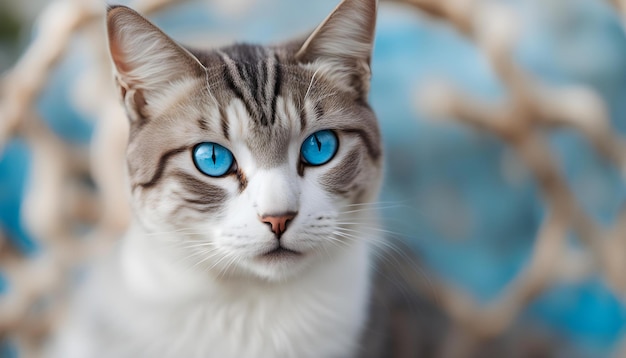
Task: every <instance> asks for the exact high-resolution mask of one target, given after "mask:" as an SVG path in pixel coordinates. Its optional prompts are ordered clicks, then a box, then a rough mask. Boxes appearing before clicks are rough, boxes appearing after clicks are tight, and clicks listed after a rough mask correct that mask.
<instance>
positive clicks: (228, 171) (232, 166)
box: [191, 142, 237, 178]
mask: <svg viewBox="0 0 626 358" xmlns="http://www.w3.org/2000/svg"><path fill="white" fill-rule="evenodd" d="M204 144H213V145H217V146H220V147H222V148H224V149H226V150H227V151H228V152H229V153H230V155H231V157H232V158H233V162H232V163H231V164H230V167H228V169H226V171H225V172H224V174H221V175H211V174H208V173H206V172H204V171H203V170H202V169H201V168H200V166H199V165H198V162H197V161H196V151H197V150H198V148H199V147H200V146H202V145H204ZM191 160H192V161H193V165H194V166H195V167H196V169H197V170H198V171H199V172H200V173H202V175H205V176H208V177H209V178H223V177H226V176H228V175H230V174H232V173H234V172H236V171H237V159H236V158H235V155H234V154H233V152H232V151H231V150H230V149H228V148H226V147H225V146H223V145H221V144H219V143H215V142H202V143H198V144H196V145H194V146H193V148H192V149H191Z"/></svg>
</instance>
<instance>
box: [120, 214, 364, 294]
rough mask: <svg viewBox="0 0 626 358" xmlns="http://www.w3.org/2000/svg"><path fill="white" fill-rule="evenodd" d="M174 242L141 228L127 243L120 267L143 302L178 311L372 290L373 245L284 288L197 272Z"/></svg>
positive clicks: (357, 247) (335, 258)
mask: <svg viewBox="0 0 626 358" xmlns="http://www.w3.org/2000/svg"><path fill="white" fill-rule="evenodd" d="M170 235H171V234H170ZM172 240H175V238H173V237H171V236H170V237H165V236H163V235H158V234H155V233H149V232H146V230H145V229H143V228H142V227H141V226H140V225H136V224H135V225H133V226H132V227H131V229H130V230H129V231H128V233H127V235H126V236H125V238H124V239H123V241H122V244H121V247H120V251H119V256H118V260H119V261H118V263H119V265H118V267H119V269H120V270H121V272H120V273H121V277H122V278H123V280H124V281H125V282H124V283H125V286H126V287H128V289H129V290H130V291H131V293H132V294H133V295H134V296H136V297H137V298H139V299H145V300H146V301H152V302H154V303H164V304H167V303H171V304H174V305H178V304H187V303H189V302H190V301H194V300H201V301H204V300H206V299H207V298H211V299H216V298H219V296H230V295H232V294H236V295H237V296H238V297H242V296H243V297H245V296H251V297H255V296H256V297H259V295H265V294H268V293H270V292H271V293H272V295H276V294H286V295H290V294H292V293H293V291H298V292H306V291H314V292H320V291H325V292H328V293H335V294H337V295H343V296H351V295H352V293H350V292H347V291H350V290H353V291H359V292H362V293H363V290H364V289H365V292H366V287H365V286H368V281H369V267H370V262H369V260H370V257H369V256H370V248H369V246H368V244H366V242H367V240H363V241H361V242H355V243H354V244H352V245H351V246H350V247H349V248H347V249H343V250H342V251H340V252H337V253H335V254H333V255H332V256H328V257H327V258H326V260H327V261H325V262H324V263H323V264H316V265H313V266H312V267H311V268H310V269H307V270H305V271H304V272H303V273H302V275H299V276H298V277H297V278H293V279H290V280H286V281H279V282H269V281H267V280H264V279H262V278H256V277H242V276H235V277H233V276H230V277H229V276H224V275H216V274H215V273H212V272H207V271H204V270H201V269H199V268H198V267H193V264H190V263H189V261H188V260H187V261H186V260H185V257H184V256H181V255H177V254H176V253H175V252H174V251H175V250H173V248H172V247H171V246H168V245H167V242H171V241H172ZM227 299H230V297H227Z"/></svg>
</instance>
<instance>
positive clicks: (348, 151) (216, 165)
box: [107, 0, 382, 280]
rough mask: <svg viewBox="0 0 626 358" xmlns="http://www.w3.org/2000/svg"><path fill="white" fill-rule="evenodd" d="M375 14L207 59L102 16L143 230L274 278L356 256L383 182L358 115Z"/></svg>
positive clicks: (132, 23) (371, 3) (366, 120)
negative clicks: (339, 256) (346, 253)
mask: <svg viewBox="0 0 626 358" xmlns="http://www.w3.org/2000/svg"><path fill="white" fill-rule="evenodd" d="M376 8H377V1H376V0H345V1H343V2H342V3H341V4H339V6H338V7H337V8H336V9H335V10H334V11H333V12H332V13H331V15H330V16H329V17H328V18H326V20H325V21H324V22H323V23H322V24H321V25H320V26H319V27H318V28H317V29H316V30H315V31H314V32H313V33H312V34H311V35H310V36H309V37H307V38H304V39H301V40H296V41H292V42H289V43H286V44H284V45H276V46H256V45H234V46H230V47H225V48H220V49H215V50H209V51H194V50H189V49H185V48H184V47H182V46H180V45H179V44H177V43H176V42H175V41H173V40H172V39H170V38H169V37H168V36H167V35H165V34H164V33H163V32H162V31H160V30H159V29H158V28H157V27H155V26H154V25H152V24H151V23H150V22H149V21H147V20H146V19H144V18H143V17H142V16H140V15H139V14H137V13H136V12H134V11H133V10H130V9H128V8H126V7H119V6H118V7H112V8H110V9H109V11H108V15H107V28H108V35H109V46H110V51H111V57H112V59H113V62H114V64H115V79H116V81H117V86H118V90H119V92H120V95H121V98H122V99H123V103H124V106H125V108H126V111H127V114H128V117H129V120H130V138H129V145H128V151H127V164H128V172H129V179H130V185H131V191H132V205H133V210H134V214H135V217H136V221H137V222H138V223H139V225H141V226H143V227H144V229H145V230H146V231H148V232H149V233H155V234H164V235H161V236H167V237H170V238H171V240H172V241H173V246H172V247H173V248H172V250H181V252H183V253H187V255H185V256H187V262H189V264H190V265H194V266H196V267H201V268H204V269H207V270H208V271H209V272H217V273H219V274H220V275H226V276H228V275H229V274H232V275H235V274H238V275H252V276H254V277H262V278H265V279H269V280H278V279H285V278H287V277H290V276H292V275H294V274H295V273H297V272H299V271H301V270H302V269H304V268H305V267H310V266H311V265H314V264H316V263H318V264H319V263H320V262H323V261H324V260H330V259H332V256H333V255H334V254H335V253H338V252H341V251H342V250H349V249H350V247H351V246H353V245H359V244H362V243H359V240H365V238H364V237H360V236H363V235H362V232H361V231H362V230H363V228H371V227H372V226H373V225H375V224H374V223H372V222H371V221H370V220H372V215H371V214H372V212H371V210H368V208H367V204H368V203H371V202H372V201H373V200H375V198H376V196H377V193H378V188H379V184H380V178H381V172H382V156H381V143H380V133H379V129H378V124H377V121H376V118H375V115H374V113H373V112H372V110H371V109H370V107H369V105H368V104H367V94H368V90H369V79H370V56H371V51H372V44H373V39H374V25H375V18H376ZM155 236H159V235H155Z"/></svg>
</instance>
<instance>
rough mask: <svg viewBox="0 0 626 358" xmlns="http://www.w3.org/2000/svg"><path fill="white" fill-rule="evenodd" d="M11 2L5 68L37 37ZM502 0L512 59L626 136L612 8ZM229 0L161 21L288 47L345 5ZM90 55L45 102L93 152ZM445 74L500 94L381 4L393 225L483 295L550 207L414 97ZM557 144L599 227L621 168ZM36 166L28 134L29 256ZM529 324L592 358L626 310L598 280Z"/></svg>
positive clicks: (0, 196) (41, 104) (465, 61)
mask: <svg viewBox="0 0 626 358" xmlns="http://www.w3.org/2000/svg"><path fill="white" fill-rule="evenodd" d="M3 1H4V2H0V4H1V5H0V10H1V12H2V15H1V16H0V24H2V25H0V30H1V31H2V34H1V35H0V53H2V56H0V66H1V69H2V70H6V69H7V68H8V66H9V65H10V64H12V62H13V61H15V59H16V56H17V55H18V54H19V53H20V51H21V50H22V49H23V48H24V46H25V45H26V44H27V43H28V36H29V35H28V34H29V33H30V25H29V23H30V21H32V16H31V17H29V16H30V15H28V14H34V13H36V9H37V3H36V2H35V3H33V4H31V5H30V6H31V7H32V9H30V10H28V11H26V10H16V9H19V8H20V6H26V5H23V3H27V2H18V1H17V0H13V1H12V2H7V1H6V0H3ZM503 1H504V0H503ZM505 2H507V3H508V4H510V5H511V6H512V7H513V8H515V9H516V11H517V14H518V15H519V19H520V21H521V22H522V24H523V27H522V28H523V30H524V31H523V32H522V34H521V38H520V41H519V42H518V46H517V47H516V51H515V58H516V60H517V61H518V62H519V63H521V64H522V65H523V66H524V67H525V68H526V69H528V70H529V71H530V72H531V73H533V74H535V75H537V76H540V77H541V78H542V79H543V80H544V81H546V82H548V83H552V84H556V85H560V84H572V83H577V84H585V85H588V86H591V87H592V88H593V89H595V90H597V91H598V92H599V93H600V94H601V96H602V97H603V98H604V100H605V101H606V103H607V104H608V106H609V109H610V113H611V118H612V121H613V125H614V126H615V128H617V129H619V130H620V131H624V130H626V37H625V36H624V31H623V28H622V25H621V23H620V19H619V17H618V16H617V14H616V12H615V10H614V9H612V8H611V6H610V5H609V4H608V2H604V1H599V0H550V1H542V0H508V1H505ZM225 3H227V2H225V1H222V2H221V5H220V4H213V3H212V2H211V1H204V2H199V1H190V2H186V3H183V4H181V5H177V6H174V7H171V8H169V9H167V10H166V11H164V12H161V13H159V14H158V15H157V16H154V17H152V19H153V20H154V21H155V22H156V23H157V24H158V25H159V26H161V27H162V28H164V29H165V31H166V32H167V33H168V34H170V35H171V36H172V37H174V38H175V39H177V40H180V41H182V42H187V43H193V44H202V43H206V44H215V43H224V42H228V41H230V40H235V39H237V40H245V41H260V42H268V41H278V40H282V39H287V38H289V37H290V36H292V35H293V34H301V33H305V32H306V31H308V30H310V29H311V28H313V27H314V26H315V25H316V24H317V23H318V22H319V21H321V19H323V18H324V17H325V16H326V14H327V13H328V12H329V11H330V10H331V9H332V8H333V7H334V6H335V5H336V3H337V0H316V1H307V0H297V1H296V0H257V1H241V0H239V1H235V2H232V3H231V4H230V5H228V6H226V5H224V4H225ZM237 4H241V6H238V5H237ZM20 11H25V12H24V13H22V12H20ZM29 11H30V12H29ZM25 14H27V15H25ZM87 50H89V48H88V47H87V46H85V45H84V44H81V43H80V41H76V42H75V43H73V45H72V47H71V51H70V53H69V54H68V56H67V57H66V58H65V59H64V60H63V61H62V62H61V63H60V64H59V66H58V67H57V68H56V70H55V71H54V73H53V76H52V77H51V81H50V82H49V84H48V85H47V86H46V88H45V90H44V92H43V94H42V96H41V97H40V98H39V100H38V102H37V109H38V111H39V113H40V114H41V115H42V116H43V117H44V118H45V120H46V122H47V123H48V124H49V125H50V127H51V128H53V130H54V131H55V132H56V133H57V134H58V135H59V136H61V137H62V138H64V139H65V140H67V141H70V142H72V143H74V144H75V145H77V146H84V147H85V148H87V147H88V143H89V140H90V135H91V133H92V129H93V120H94V119H93V118H89V116H87V115H85V114H83V113H81V112H80V111H79V110H78V109H77V108H76V106H75V105H73V102H72V98H71V96H72V86H73V85H74V83H75V82H76V81H77V80H78V79H79V78H80V77H81V71H82V69H84V68H85V67H86V65H87V63H88V62H89V61H91V60H92V57H91V56H92V55H90V53H88V52H87ZM441 78H443V79H446V80H450V81H453V82H454V83H456V84H458V85H459V86H460V87H462V88H464V89H467V90H468V91H471V92H472V93H474V94H476V95H479V96H482V97H484V98H487V99H494V100H495V99H498V98H500V97H502V96H503V86H502V84H501V83H500V82H499V81H498V79H497V77H496V76H495V75H494V73H493V72H492V71H491V69H490V66H489V63H488V61H487V59H486V58H485V57H484V55H483V54H482V53H481V52H480V51H479V50H478V49H477V48H476V47H475V46H474V45H473V44H472V43H471V42H470V41H468V40H467V39H466V38H464V37H463V36H462V35H460V34H459V33H458V32H456V31H455V30H454V29H453V28H452V27H450V26H449V25H447V24H445V23H441V22H438V21H435V20H433V19H431V18H428V17H426V16H424V15H422V14H420V13H419V12H418V11H417V10H416V9H414V8H411V7H406V6H401V5H396V4H391V3H385V2H383V4H382V6H381V10H380V14H379V22H378V28H377V39H376V47H375V53H374V58H373V83H372V91H371V102H372V105H373V107H374V109H375V111H376V112H377V114H378V116H379V119H380V123H381V126H382V131H383V135H384V141H385V149H386V150H385V153H386V160H387V167H386V182H385V185H384V190H383V194H382V197H381V202H382V203H381V206H383V207H385V209H384V210H383V215H384V217H385V221H386V229H388V230H389V231H392V232H394V233H396V234H397V235H398V236H402V237H405V238H407V240H408V242H409V243H410V245H411V247H412V248H414V249H415V251H416V252H417V253H418V254H419V255H420V256H421V257H422V259H423V262H424V266H425V267H426V268H427V269H428V270H429V271H432V272H434V273H435V274H436V275H437V276H438V277H441V278H442V279H444V280H446V281H447V282H451V283H453V284H454V285H456V286H458V287H460V288H462V289H463V290H465V291H467V292H469V293H470V294H471V295H472V296H474V297H476V298H477V299H478V300H480V301H487V300H489V299H491V298H493V297H495V296H496V295H497V294H498V293H499V292H501V290H502V289H503V288H504V287H505V286H506V284H507V283H509V282H510V281H511V280H512V279H513V278H514V277H515V275H516V274H517V273H518V272H519V271H520V269H521V268H523V267H524V265H525V264H526V263H527V261H528V258H529V254H530V251H531V249H532V245H533V243H534V238H535V235H536V233H537V230H538V227H539V224H540V223H541V221H542V217H543V214H544V205H543V201H542V198H541V195H540V193H539V192H538V189H537V187H536V185H535V183H534V181H533V179H532V177H531V176H530V175H529V173H528V172H527V171H526V169H525V168H524V167H523V165H522V164H521V163H520V161H519V160H518V159H517V158H516V157H515V155H514V153H512V151H511V150H510V149H509V148H507V146H506V145H505V143H502V142H501V141H500V140H498V139H497V138H494V137H492V136H490V135H488V134H485V133H480V132H476V131H474V130H471V129H469V128H465V127H463V126H461V125H451V124H446V125H443V124H441V123H435V122H433V121H431V120H428V118H426V117H425V114H424V113H422V112H420V110H419V108H417V105H416V93H417V92H418V91H419V90H422V89H423V88H424V86H426V85H427V84H428V81H430V80H433V79H441ZM0 120H1V119H0ZM550 142H551V145H552V147H553V149H554V151H555V153H557V156H558V158H559V160H560V161H561V163H562V171H563V172H564V173H565V174H566V177H567V179H568V182H569V184H570V186H571V188H572V190H573V191H574V192H575V193H576V195H577V197H578V198H579V200H581V202H582V204H583V206H584V208H585V209H586V210H587V211H588V212H589V213H590V214H591V215H592V216H593V217H595V218H598V220H600V222H602V223H604V224H609V223H611V222H612V220H613V218H614V216H615V214H616V213H617V210H618V209H619V207H620V206H621V205H623V203H624V199H625V195H626V191H625V190H624V189H625V187H624V183H623V182H621V180H620V177H619V173H618V172H617V171H616V170H615V169H614V168H612V167H611V166H610V165H609V164H608V163H607V162H606V161H605V160H603V159H602V158H601V157H600V156H599V155H598V154H597V153H595V152H594V151H593V150H592V149H591V148H590V147H589V145H588V144H587V143H586V142H585V140H584V139H583V138H582V137H581V136H580V135H579V134H577V133H575V132H573V131H568V130H561V131H558V132H555V133H553V134H552V135H551V137H550ZM29 160H30V154H29V150H28V147H27V146H26V145H25V143H24V142H23V141H22V140H20V139H14V140H12V141H11V142H10V143H9V144H8V146H7V147H6V148H5V149H4V151H3V152H2V156H1V157H0V229H1V230H2V231H4V232H5V234H6V235H7V236H8V237H9V239H10V240H11V242H12V243H13V244H14V245H15V246H16V247H17V248H19V250H21V251H23V252H24V253H25V254H30V255H33V254H35V253H36V251H37V243H36V241H35V240H34V239H33V238H31V237H30V236H29V234H28V232H27V230H26V228H25V227H24V226H23V225H22V223H21V222H20V217H19V209H20V200H21V198H22V196H23V193H24V190H25V184H26V183H27V180H28V179H29V170H28V167H29ZM572 245H575V243H572ZM625 254H626V253H625ZM5 286H6V285H5V284H4V283H3V280H1V279H0V292H2V291H3V290H10V287H5ZM520 320H532V321H534V322H538V324H539V325H541V326H542V327H544V328H546V329H549V330H552V331H555V332H558V333H559V334H562V335H563V336H564V337H566V339H567V340H568V341H570V342H572V344H574V345H575V346H576V347H577V350H578V351H579V352H580V353H581V355H582V356H590V357H604V356H609V355H610V354H611V352H613V351H614V350H615V349H616V344H617V343H618V339H619V338H621V336H622V335H623V334H624V333H626V331H625V328H626V324H625V322H626V309H625V307H624V305H623V304H622V303H621V302H620V298H619V297H616V296H614V295H613V294H612V293H611V292H610V291H609V289H608V288H607V286H606V285H605V283H604V281H603V280H602V279H601V278H600V277H589V278H587V279H585V280H584V281H582V282H572V283H563V284H559V285H558V286H554V287H551V288H549V289H548V290H547V291H546V292H544V293H543V294H541V295H540V296H539V297H538V298H537V299H535V300H533V302H532V303H531V304H530V305H529V306H528V307H527V308H526V309H525V311H524V312H523V315H522V317H521V318H520ZM1 350H2V349H0V351H1ZM2 356H3V354H2V353H0V357H2Z"/></svg>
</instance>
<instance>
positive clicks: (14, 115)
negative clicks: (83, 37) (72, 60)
mask: <svg viewBox="0 0 626 358" xmlns="http://www.w3.org/2000/svg"><path fill="white" fill-rule="evenodd" d="M179 1H181V0H136V1H135V2H134V3H133V4H131V6H133V7H134V8H135V9H136V10H137V11H139V12H142V13H144V14H150V13H153V12H155V11H158V10H160V9H162V8H163V7H165V6H169V5H172V4H174V3H176V2H179ZM104 10H105V7H104V4H103V3H102V2H101V1H98V0H88V1H87V0H56V1H53V2H51V3H50V4H49V5H48V6H47V7H46V8H45V9H44V11H43V12H42V13H41V15H40V16H39V19H38V21H37V23H38V26H37V29H36V30H37V31H36V34H35V38H34V40H33V41H32V43H31V44H30V46H29V47H28V49H27V50H26V52H25V53H24V54H23V55H22V56H21V58H20V59H19V60H18V62H17V63H16V64H15V66H14V67H13V68H12V69H10V70H9V71H8V72H7V73H5V74H4V76H3V78H2V80H1V82H0V119H1V121H0V152H1V151H2V148H4V146H5V145H6V142H7V140H8V139H9V138H10V137H11V136H12V135H13V134H15V131H16V129H17V127H18V126H19V123H20V122H21V121H22V120H23V119H24V116H25V113H26V112H27V111H28V110H29V109H30V108H32V107H33V102H34V100H35V99H36V97H37V95H39V93H40V92H41V89H42V88H43V87H44V85H45V83H46V81H47V79H48V76H49V75H50V72H51V71H52V69H53V68H54V65H55V64H56V63H57V61H58V60H59V59H60V58H61V57H62V56H63V55H64V54H65V51H66V50H67V48H68V45H69V42H70V40H71V39H72V36H73V35H74V34H75V33H77V32H78V31H79V30H80V29H82V28H83V27H84V26H85V25H86V24H88V23H91V22H93V21H97V20H100V21H103V15H104Z"/></svg>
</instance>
